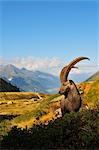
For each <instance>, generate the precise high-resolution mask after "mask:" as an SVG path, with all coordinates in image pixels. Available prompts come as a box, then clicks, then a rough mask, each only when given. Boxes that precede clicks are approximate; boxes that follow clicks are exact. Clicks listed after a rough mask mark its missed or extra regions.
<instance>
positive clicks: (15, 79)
mask: <svg viewBox="0 0 99 150" xmlns="http://www.w3.org/2000/svg"><path fill="white" fill-rule="evenodd" d="M0 76H1V77H2V78H3V79H4V80H6V81H9V82H10V83H11V84H13V85H15V86H17V87H18V88H20V90H21V91H28V92H30V91H32V92H34V91H36V92H43V93H54V92H56V89H57V87H59V84H60V82H59V79H58V77H56V76H53V75H51V74H48V73H43V72H40V71H30V70H27V69H25V68H22V69H19V68H17V67H15V66H13V65H11V64H10V65H5V66H0Z"/></svg>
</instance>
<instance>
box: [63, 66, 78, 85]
mask: <svg viewBox="0 0 99 150" xmlns="http://www.w3.org/2000/svg"><path fill="white" fill-rule="evenodd" d="M66 68H67V66H65V67H64V68H63V69H62V70H61V72H60V81H61V83H62V82H63V76H64V73H65V70H66ZM72 68H77V69H78V67H75V66H73V67H72Z"/></svg>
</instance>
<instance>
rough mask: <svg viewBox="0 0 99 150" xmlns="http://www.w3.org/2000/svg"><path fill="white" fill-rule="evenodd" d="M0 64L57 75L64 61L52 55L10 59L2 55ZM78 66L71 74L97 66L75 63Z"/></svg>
mask: <svg viewBox="0 0 99 150" xmlns="http://www.w3.org/2000/svg"><path fill="white" fill-rule="evenodd" d="M0 64H13V65H15V66H16V67H19V68H23V67H24V68H26V69H28V70H34V71H35V70H40V71H43V72H48V73H51V74H54V75H57V76H59V73H60V71H61V69H62V68H63V67H64V66H65V65H66V62H63V61H62V60H60V59H59V58H56V57H52V58H47V57H45V58H35V57H30V56H28V57H24V58H20V57H17V58H15V59H11V60H5V59H3V58H2V57H0ZM76 66H78V69H72V71H71V74H81V73H87V72H96V71H97V66H95V65H94V64H91V65H90V63H89V66H88V63H87V66H86V65H85V64H83V62H80V63H79V64H76Z"/></svg>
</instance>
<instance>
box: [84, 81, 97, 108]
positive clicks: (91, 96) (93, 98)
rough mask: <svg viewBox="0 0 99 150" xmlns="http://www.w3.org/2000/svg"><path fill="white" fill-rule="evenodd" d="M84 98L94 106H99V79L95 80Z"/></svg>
mask: <svg viewBox="0 0 99 150" xmlns="http://www.w3.org/2000/svg"><path fill="white" fill-rule="evenodd" d="M84 99H85V102H87V103H91V104H92V107H97V106H98V107H99V79H98V80H96V81H95V82H93V84H92V85H91V88H90V90H89V91H88V93H87V95H86V96H85V98H84Z"/></svg>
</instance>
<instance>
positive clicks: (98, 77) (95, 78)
mask: <svg viewBox="0 0 99 150" xmlns="http://www.w3.org/2000/svg"><path fill="white" fill-rule="evenodd" d="M97 79H99V71H97V72H96V73H95V74H93V75H92V76H91V77H89V78H88V79H87V80H86V81H95V80H97Z"/></svg>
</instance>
